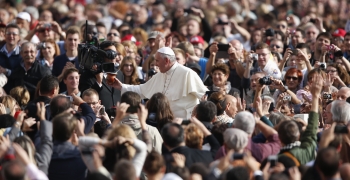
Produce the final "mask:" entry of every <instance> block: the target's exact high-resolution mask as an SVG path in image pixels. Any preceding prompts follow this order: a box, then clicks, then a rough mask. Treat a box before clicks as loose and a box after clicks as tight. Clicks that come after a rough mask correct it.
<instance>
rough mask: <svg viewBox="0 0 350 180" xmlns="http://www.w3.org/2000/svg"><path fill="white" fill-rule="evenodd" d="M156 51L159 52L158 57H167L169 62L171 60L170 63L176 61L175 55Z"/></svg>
mask: <svg viewBox="0 0 350 180" xmlns="http://www.w3.org/2000/svg"><path fill="white" fill-rule="evenodd" d="M158 53H159V54H160V57H161V58H162V59H165V58H167V59H169V60H170V62H172V63H173V62H175V61H176V57H175V56H172V55H168V54H163V53H160V52H158Z"/></svg>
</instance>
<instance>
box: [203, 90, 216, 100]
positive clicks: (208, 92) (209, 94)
mask: <svg viewBox="0 0 350 180" xmlns="http://www.w3.org/2000/svg"><path fill="white" fill-rule="evenodd" d="M214 92H217V91H206V92H205V94H206V95H207V97H208V98H209V97H210V96H211V94H213V93H214Z"/></svg>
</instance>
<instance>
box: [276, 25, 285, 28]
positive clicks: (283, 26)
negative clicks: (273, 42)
mask: <svg viewBox="0 0 350 180" xmlns="http://www.w3.org/2000/svg"><path fill="white" fill-rule="evenodd" d="M276 27H277V28H280V27H281V28H283V29H284V28H286V26H285V25H277V26H276Z"/></svg>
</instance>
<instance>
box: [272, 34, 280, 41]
mask: <svg viewBox="0 0 350 180" xmlns="http://www.w3.org/2000/svg"><path fill="white" fill-rule="evenodd" d="M273 38H274V39H277V40H280V41H282V36H281V35H280V34H278V33H275V34H274V35H273Z"/></svg>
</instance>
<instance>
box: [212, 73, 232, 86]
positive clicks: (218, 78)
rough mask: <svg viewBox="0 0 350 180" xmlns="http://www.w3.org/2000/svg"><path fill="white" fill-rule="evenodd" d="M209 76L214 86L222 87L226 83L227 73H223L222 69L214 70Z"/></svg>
mask: <svg viewBox="0 0 350 180" xmlns="http://www.w3.org/2000/svg"><path fill="white" fill-rule="evenodd" d="M211 76H212V78H213V83H214V85H215V86H218V87H222V86H225V85H226V82H227V79H228V74H224V73H223V72H222V71H220V70H216V71H214V72H213V74H212V75H211Z"/></svg>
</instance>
